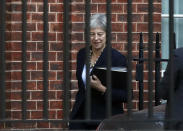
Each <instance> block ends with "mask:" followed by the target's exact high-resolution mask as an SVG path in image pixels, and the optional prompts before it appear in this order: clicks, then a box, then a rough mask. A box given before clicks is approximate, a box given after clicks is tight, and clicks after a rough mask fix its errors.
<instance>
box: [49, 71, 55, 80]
mask: <svg viewBox="0 0 183 131" xmlns="http://www.w3.org/2000/svg"><path fill="white" fill-rule="evenodd" d="M56 74H57V73H56V72H55V71H54V72H53V71H49V74H48V79H49V80H55V79H56V78H57V77H56Z"/></svg>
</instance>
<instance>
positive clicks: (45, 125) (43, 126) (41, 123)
mask: <svg viewBox="0 0 183 131" xmlns="http://www.w3.org/2000/svg"><path fill="white" fill-rule="evenodd" d="M49 124H50V123H49V122H38V123H37V127H38V128H49Z"/></svg>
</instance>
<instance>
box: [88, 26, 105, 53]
mask: <svg viewBox="0 0 183 131" xmlns="http://www.w3.org/2000/svg"><path fill="white" fill-rule="evenodd" d="M90 40H91V46H92V48H93V49H95V50H102V49H103V48H104V47H105V45H106V32H105V31H104V30H103V29H101V28H94V29H91V30H90Z"/></svg>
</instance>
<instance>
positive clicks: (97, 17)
mask: <svg viewBox="0 0 183 131" xmlns="http://www.w3.org/2000/svg"><path fill="white" fill-rule="evenodd" d="M90 28H102V29H103V30H104V31H105V30H106V15H105V14H94V15H92V16H91V18H90Z"/></svg>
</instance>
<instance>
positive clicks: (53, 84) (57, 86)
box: [49, 80, 62, 93]
mask: <svg viewBox="0 0 183 131" xmlns="http://www.w3.org/2000/svg"><path fill="white" fill-rule="evenodd" d="M61 86H62V84H61V81H60V80H59V81H50V87H49V90H61V89H62V87H61ZM57 93H58V92H57Z"/></svg>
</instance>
